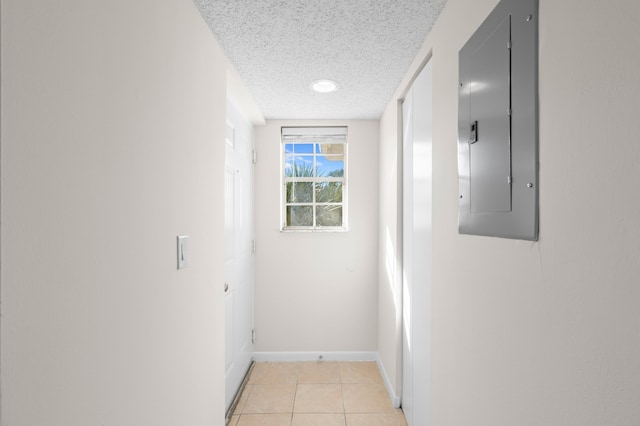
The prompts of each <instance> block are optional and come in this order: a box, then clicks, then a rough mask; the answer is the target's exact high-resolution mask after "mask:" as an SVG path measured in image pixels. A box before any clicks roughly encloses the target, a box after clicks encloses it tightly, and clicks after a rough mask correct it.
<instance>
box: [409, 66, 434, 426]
mask: <svg viewBox="0 0 640 426" xmlns="http://www.w3.org/2000/svg"><path fill="white" fill-rule="evenodd" d="M431 82H432V67H431V62H429V63H427V65H426V66H425V68H424V69H423V70H422V72H421V73H420V74H419V75H418V77H417V78H416V80H415V81H414V82H413V85H412V87H411V89H410V90H409V93H408V94H407V97H406V98H405V101H404V103H403V107H402V119H403V179H402V186H403V191H402V194H403V207H402V209H403V210H402V211H403V213H402V215H403V218H402V220H403V222H402V226H403V233H402V234H403V235H402V239H403V243H402V250H403V255H402V263H403V293H402V312H403V314H402V315H403V354H402V409H403V411H404V413H405V416H406V418H407V423H408V424H409V426H426V425H428V421H429V382H430V381H431V377H430V364H431V357H430V341H429V337H430V336H429V330H430V329H431V313H430V310H431V265H432V252H431V239H432V238H431V236H432V229H431V215H432V201H433V200H432V160H431V159H432V155H431V150H432V140H431V129H432V109H431V99H432V83H431Z"/></svg>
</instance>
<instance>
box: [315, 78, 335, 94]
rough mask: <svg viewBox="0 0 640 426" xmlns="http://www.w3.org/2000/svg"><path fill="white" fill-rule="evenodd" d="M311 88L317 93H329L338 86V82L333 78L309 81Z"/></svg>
mask: <svg viewBox="0 0 640 426" xmlns="http://www.w3.org/2000/svg"><path fill="white" fill-rule="evenodd" d="M310 87H311V89H312V90H315V91H316V92H318V93H330V92H335V91H336V90H338V89H339V88H340V86H339V85H338V83H336V82H335V81H333V80H316V81H314V82H313V83H311V86H310Z"/></svg>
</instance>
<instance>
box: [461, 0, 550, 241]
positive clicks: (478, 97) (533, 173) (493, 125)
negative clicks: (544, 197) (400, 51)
mask: <svg viewBox="0 0 640 426" xmlns="http://www.w3.org/2000/svg"><path fill="white" fill-rule="evenodd" d="M537 11H538V4H537V0H502V1H501V2H500V3H499V4H498V5H497V6H496V8H495V9H494V10H493V12H491V14H490V15H489V17H487V19H486V20H485V21H484V22H483V23H482V25H481V26H480V27H479V28H478V30H477V31H476V32H475V33H474V34H473V36H472V37H471V38H470V39H469V41H468V42H467V43H466V44H465V45H464V47H463V48H462V49H461V50H460V55H459V60H460V62H459V73H460V75H459V77H460V81H459V104H458V105H459V106H458V108H459V113H458V173H459V190H460V193H459V206H460V208H459V231H460V233H462V234H474V235H486V236H496V237H504V238H516V239H526V240H536V239H537V238H538V181H537V180H538V173H537V172H538V150H537V139H538V119H537V97H538V93H537V92H538V90H537V66H538V63H537V33H538V32H537Z"/></svg>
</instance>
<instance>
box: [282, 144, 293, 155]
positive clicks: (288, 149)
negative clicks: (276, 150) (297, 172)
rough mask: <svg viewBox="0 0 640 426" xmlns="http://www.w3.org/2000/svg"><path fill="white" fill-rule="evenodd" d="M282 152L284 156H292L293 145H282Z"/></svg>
mask: <svg viewBox="0 0 640 426" xmlns="http://www.w3.org/2000/svg"><path fill="white" fill-rule="evenodd" d="M284 152H285V153H286V154H293V144H291V143H287V144H285V145H284Z"/></svg>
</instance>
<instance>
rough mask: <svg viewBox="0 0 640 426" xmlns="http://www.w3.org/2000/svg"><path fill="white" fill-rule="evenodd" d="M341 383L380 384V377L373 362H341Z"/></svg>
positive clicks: (376, 365)
mask: <svg viewBox="0 0 640 426" xmlns="http://www.w3.org/2000/svg"><path fill="white" fill-rule="evenodd" d="M340 376H341V378H342V383H382V376H381V375H380V370H379V369H378V364H376V363H375V362H341V363H340Z"/></svg>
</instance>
